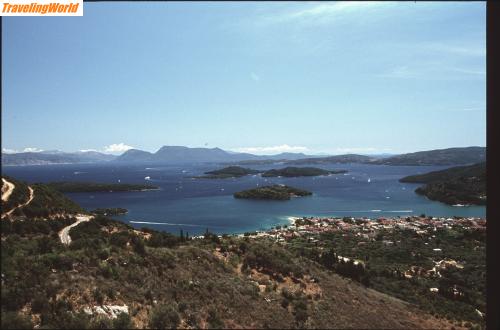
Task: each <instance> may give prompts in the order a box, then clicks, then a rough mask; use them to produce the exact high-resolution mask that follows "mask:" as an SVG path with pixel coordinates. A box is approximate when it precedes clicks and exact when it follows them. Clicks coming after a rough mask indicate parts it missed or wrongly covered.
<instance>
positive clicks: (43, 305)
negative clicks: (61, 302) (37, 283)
mask: <svg viewBox="0 0 500 330" xmlns="http://www.w3.org/2000/svg"><path fill="white" fill-rule="evenodd" d="M48 309H49V299H48V298H47V296H46V295H43V294H40V293H38V294H36V295H35V298H34V299H33V301H32V302H31V310H32V311H33V313H42V312H45V311H47V310H48Z"/></svg>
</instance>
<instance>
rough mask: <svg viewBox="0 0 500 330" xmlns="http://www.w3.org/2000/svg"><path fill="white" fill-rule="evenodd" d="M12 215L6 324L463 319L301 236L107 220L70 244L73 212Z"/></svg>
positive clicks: (440, 324) (349, 323) (423, 322)
mask: <svg viewBox="0 0 500 330" xmlns="http://www.w3.org/2000/svg"><path fill="white" fill-rule="evenodd" d="M39 191H40V195H41V196H42V197H43V195H44V193H43V192H46V191H50V188H48V187H43V186H40V189H39ZM50 194H52V193H50ZM43 199H48V196H46V197H43ZM11 220H12V221H2V222H1V225H2V231H1V235H2V236H1V237H2V260H1V262H2V282H1V289H2V290H1V292H2V299H1V322H2V324H1V327H2V329H9V328H31V327H33V326H36V327H39V328H73V329H87V328H92V329H97V328H100V329H102V328H115V329H127V328H132V327H137V328H176V327H179V328H244V327H247V328H412V329H414V328H427V329H428V328H451V327H452V326H455V327H457V328H459V325H461V324H462V323H461V322H460V323H456V322H454V323H452V322H450V321H448V320H446V319H442V318H437V317H434V316H432V315H430V314H428V313H426V312H424V311H422V310H420V309H419V308H417V307H416V306H415V305H412V304H409V303H407V302H404V301H402V300H400V299H397V298H394V297H391V296H388V295H386V294H383V293H380V292H378V291H375V290H373V289H370V288H368V287H366V286H365V285H363V284H361V283H359V282H357V281H355V280H351V279H349V278H345V277H342V276H339V275H338V274H337V271H333V270H331V269H330V268H326V266H324V265H323V261H321V262H317V261H315V257H313V256H314V255H316V254H311V255H310V256H309V252H308V251H309V250H310V248H309V247H308V248H307V249H304V248H301V244H304V243H300V241H296V242H295V243H296V244H295V243H294V244H292V245H283V244H280V243H277V242H275V241H274V240H272V239H261V240H257V239H249V238H248V237H246V238H239V237H235V236H227V235H223V236H221V237H219V236H217V235H214V234H211V233H209V232H207V233H206V234H205V235H204V237H202V238H201V239H193V238H191V237H189V235H188V234H187V233H186V235H184V234H183V233H181V235H180V236H174V235H172V234H168V233H164V232H158V231H154V230H149V229H142V230H136V229H134V228H132V227H130V226H128V225H126V224H124V223H121V222H118V221H114V220H111V219H108V218H105V217H102V216H96V217H95V218H94V219H92V220H91V221H88V222H82V223H80V224H79V225H78V226H76V227H74V228H72V229H71V231H70V235H71V238H72V240H71V244H70V245H69V246H67V245H63V244H61V242H60V241H59V240H58V235H57V233H58V232H59V231H60V230H61V229H62V228H63V227H64V226H66V225H67V224H68V223H71V221H72V220H71V219H68V220H65V219H47V220H35V219H33V218H31V217H30V216H25V217H24V219H23V220H22V221H19V220H15V219H14V218H13V219H11ZM328 242H333V241H332V240H329V241H328ZM297 244H298V245H297ZM326 257H327V256H326ZM320 259H321V260H323V259H325V258H320ZM374 259H375V258H374ZM325 260H327V258H326V259H325ZM346 267H348V265H344V266H342V269H344V268H346ZM334 269H336V268H334ZM346 269H347V268H346ZM338 271H339V272H340V271H341V272H342V273H343V274H344V273H345V274H348V273H347V272H346V271H345V270H341V269H340V268H339V270H338Z"/></svg>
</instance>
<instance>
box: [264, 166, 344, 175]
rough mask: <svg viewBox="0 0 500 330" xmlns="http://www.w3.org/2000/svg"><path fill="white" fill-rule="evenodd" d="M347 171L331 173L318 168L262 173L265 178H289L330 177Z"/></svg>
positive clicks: (282, 169)
mask: <svg viewBox="0 0 500 330" xmlns="http://www.w3.org/2000/svg"><path fill="white" fill-rule="evenodd" d="M346 172H347V171H345V170H338V171H329V170H324V169H321V168H317V167H292V166H289V167H285V168H281V169H272V170H268V171H265V172H264V173H262V176H263V177H276V176H283V177H287V178H291V177H298V176H318V175H329V174H340V173H346Z"/></svg>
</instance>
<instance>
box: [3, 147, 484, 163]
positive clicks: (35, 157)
mask: <svg viewBox="0 0 500 330" xmlns="http://www.w3.org/2000/svg"><path fill="white" fill-rule="evenodd" d="M485 160H486V148H485V147H465V148H448V149H439V150H429V151H419V152H414V153H407V154H401V155H384V156H380V155H377V156H374V155H369V156H368V155H358V154H345V155H335V156H321V157H313V156H311V155H305V154H303V153H280V154H276V155H266V156H262V155H254V154H250V153H235V152H229V151H226V150H223V149H220V148H189V147H184V146H163V147H161V148H160V149H159V150H158V151H156V152H154V153H152V152H148V151H143V150H138V149H130V150H127V151H125V152H124V153H123V154H121V155H119V156H113V155H108V154H104V153H100V152H96V151H85V152H73V153H68V152H62V151H57V150H52V151H44V152H22V153H14V154H5V153H2V165H45V164H68V163H69V164H78V163H99V162H117V163H163V164H168V163H174V164H175V163H225V164H239V165H261V164H267V163H273V162H282V163H285V164H293V165H300V164H336V163H366V164H378V165H465V164H473V163H479V162H484V161H485Z"/></svg>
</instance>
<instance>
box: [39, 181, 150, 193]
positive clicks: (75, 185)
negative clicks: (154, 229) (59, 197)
mask: <svg viewBox="0 0 500 330" xmlns="http://www.w3.org/2000/svg"><path fill="white" fill-rule="evenodd" d="M47 186H49V187H51V188H53V189H55V190H57V191H59V192H63V193H79V192H108V191H119V192H123V191H146V190H157V189H159V188H158V187H155V186H152V185H149V184H129V183H96V182H65V181H63V182H50V183H47Z"/></svg>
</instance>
